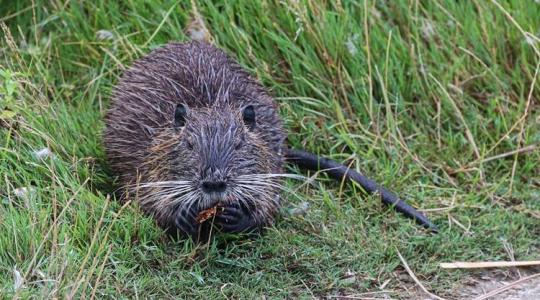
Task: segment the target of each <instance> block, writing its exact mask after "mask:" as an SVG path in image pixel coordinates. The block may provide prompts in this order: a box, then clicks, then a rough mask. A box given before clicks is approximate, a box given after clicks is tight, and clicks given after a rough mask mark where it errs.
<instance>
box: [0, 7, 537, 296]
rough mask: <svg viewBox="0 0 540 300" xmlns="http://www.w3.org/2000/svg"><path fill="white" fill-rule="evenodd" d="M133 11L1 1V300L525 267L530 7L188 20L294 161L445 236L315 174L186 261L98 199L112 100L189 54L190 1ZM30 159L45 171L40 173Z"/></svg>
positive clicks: (441, 276)
mask: <svg viewBox="0 0 540 300" xmlns="http://www.w3.org/2000/svg"><path fill="white" fill-rule="evenodd" d="M145 2H146V1H135V0H129V1H123V2H122V3H117V1H108V0H93V1H48V0H47V1H45V0H44V1H40V0H36V1H11V0H2V1H0V20H1V22H0V24H3V25H1V26H2V27H1V28H0V32H1V34H0V43H1V44H0V71H1V73H0V93H1V94H3V97H2V98H1V99H2V100H1V101H2V104H1V107H0V116H1V118H2V119H1V121H0V124H1V125H0V200H1V202H0V232H1V234H0V295H1V297H0V298H4V297H13V296H18V297H22V298H51V297H62V298H63V297H69V296H74V297H77V298H79V297H85V298H90V297H93V296H94V297H96V298H104V297H116V296H120V297H124V298H135V297H139V298H172V297H183V298H187V297H189V296H195V297H197V298H225V297H228V298H246V299H248V298H254V297H259V298H260V297H261V296H263V295H265V296H266V297H268V298H284V297H287V296H288V297H292V298H296V297H301V298H309V297H313V296H315V297H323V296H330V295H340V294H342V295H351V294H358V293H362V292H367V291H378V290H379V288H380V287H381V285H383V283H384V286H385V287H384V290H389V291H390V292H389V294H390V295H391V296H392V297H395V298H399V297H404V296H403V295H404V294H403V293H402V292H400V291H402V290H403V288H404V287H411V286H412V285H413V284H412V282H411V281H408V282H407V280H406V278H407V275H406V272H405V270H404V268H403V264H402V262H401V261H400V259H399V258H398V255H397V251H399V252H400V253H401V254H402V255H403V256H404V258H405V259H406V261H407V263H408V264H409V265H410V266H411V268H412V269H413V270H414V272H415V274H416V275H417V276H418V278H419V279H420V280H421V281H422V282H423V284H424V285H425V286H426V287H427V288H428V289H429V290H431V291H433V292H436V293H438V294H440V295H444V296H448V297H450V298H452V297H453V296H452V295H453V289H456V288H458V287H459V286H460V285H461V284H463V283H464V282H465V281H466V278H467V275H469V274H471V273H470V272H464V271H446V270H442V269H440V268H438V263H440V262H448V261H454V260H508V259H510V258H511V257H512V256H513V257H514V258H515V259H516V260H526V259H539V256H538V255H539V254H538V253H539V250H540V238H539V236H540V167H539V161H540V151H538V149H539V148H538V146H534V145H538V143H540V109H539V108H540V100H539V99H540V91H539V89H540V83H539V80H537V76H538V74H537V72H538V65H539V62H540V51H539V50H540V41H539V38H538V35H539V34H540V33H539V30H540V4H538V3H536V2H535V1H532V0H531V1H525V0H515V1H500V2H501V4H500V5H498V2H491V1H480V0H476V1H440V2H439V1H412V0H411V1H405V0H402V1H377V2H375V1H367V2H364V1H357V2H356V1H355V2H353V1H351V2H349V1H342V2H339V1H336V3H341V4H333V3H334V1H277V0H276V1H265V2H262V3H258V2H257V3H255V2H256V1H253V3H251V1H228V4H226V5H225V4H217V3H221V2H218V1H216V3H211V2H210V1H201V3H198V4H197V5H198V10H199V12H200V14H201V15H202V17H203V18H204V20H205V22H206V24H207V27H208V28H209V29H210V31H211V34H212V36H213V39H214V41H215V43H216V44H217V45H218V46H219V47H221V48H223V49H225V50H226V51H228V52H229V53H231V54H232V55H233V56H235V57H236V58H237V59H238V60H239V61H240V62H241V64H242V65H244V66H245V67H246V68H247V69H249V70H250V71H251V72H252V73H253V74H254V75H256V76H257V77H258V78H259V79H260V80H261V81H262V82H263V84H264V85H265V86H267V87H268V88H270V89H271V90H272V93H273V94H274V95H275V97H276V101H278V102H279V103H280V107H281V115H282V116H283V118H284V120H285V123H286V127H287V129H288V131H289V133H290V136H289V142H290V144H291V145H292V146H293V147H298V148H306V149H308V150H310V151H313V152H317V153H320V154H324V155H326V156H328V157H332V158H334V159H337V160H340V161H344V162H346V163H348V164H351V165H352V166H353V167H354V168H357V169H358V170H361V171H362V172H364V173H365V174H368V175H369V176H370V177H372V178H374V179H376V180H377V181H378V182H380V183H382V184H384V185H385V186H387V187H388V188H390V189H391V190H393V191H395V192H397V193H398V194H399V195H401V196H403V197H404V198H406V199H407V200H408V201H409V202H410V203H411V204H412V205H413V206H415V207H417V208H419V209H423V210H427V214H428V216H429V217H430V218H431V219H432V220H433V221H434V222H435V223H436V224H438V225H439V226H440V229H441V232H440V233H439V234H438V235H431V234H429V233H427V232H426V231H424V230H422V229H421V228H419V227H418V226H416V225H415V224H414V223H413V222H411V221H410V220H408V219H406V218H404V217H403V216H401V215H399V214H396V213H395V212H394V211H393V210H392V209H389V208H386V207H384V206H382V205H381V204H380V202H379V200H378V199H376V198H374V197H366V196H365V195H364V194H363V193H362V191H361V190H360V189H358V188H355V187H349V186H341V185H340V184H339V183H336V182H333V181H331V180H328V179H326V177H324V176H318V177H317V181H316V184H314V185H311V186H310V185H302V184H301V183H299V182H292V181H291V182H288V183H287V185H288V186H289V187H290V189H291V190H293V191H295V194H296V195H297V196H295V195H292V194H291V193H289V194H286V195H285V197H286V198H287V200H288V204H287V207H296V206H298V205H300V203H302V202H304V201H307V202H308V203H309V205H310V208H309V210H308V212H307V214H306V215H304V216H291V215H289V214H287V213H284V214H283V216H282V217H280V219H279V220H278V222H277V224H276V225H275V226H274V227H273V228H272V229H270V230H269V231H268V232H267V233H266V234H265V235H264V236H262V237H258V238H255V239H252V240H250V239H243V238H234V237H229V238H225V237H218V238H217V240H216V241H214V242H212V243H210V244H208V245H200V246H196V245H194V244H192V243H191V242H183V241H174V240H171V239H169V238H168V237H167V236H166V235H165V234H164V233H163V232H162V231H161V230H160V229H159V228H157V227H156V226H155V225H154V223H153V221H152V220H151V219H149V218H147V217H145V216H144V215H143V214H142V213H141V212H140V210H139V209H138V207H137V206H136V205H134V204H131V205H127V206H125V207H122V206H121V204H119V203H117V202H116V201H115V200H114V197H113V196H112V194H111V193H112V191H113V190H114V188H115V186H114V178H113V177H112V175H111V173H110V171H109V170H108V168H107V165H106V163H105V157H104V151H103V145H102V137H101V130H102V127H103V115H104V113H105V111H106V108H107V105H108V103H109V96H110V92H111V88H112V87H113V86H114V84H115V83H116V82H117V81H118V78H119V76H120V75H121V73H122V70H123V69H125V68H126V67H129V65H130V64H131V63H132V62H133V61H134V60H135V59H136V58H138V57H140V56H142V55H144V54H145V53H147V52H149V51H150V50H152V49H154V48H156V47H159V46H160V45H163V44H165V43H167V42H168V41H171V40H174V41H186V40H188V37H187V36H186V35H185V33H184V28H185V27H186V25H187V24H188V22H189V20H190V12H191V11H192V8H191V3H190V1H154V3H145ZM195 2H199V1H195ZM285 3H287V4H285ZM98 30H109V31H111V32H112V33H113V35H114V36H113V39H112V40H98V39H97V38H96V32H97V31H98ZM529 145H533V146H530V148H529V150H530V151H527V152H523V153H521V154H519V155H516V154H511V155H506V156H502V157H495V156H496V155H499V154H504V153H509V152H511V151H514V150H517V149H521V148H523V147H527V146H529ZM44 147H48V148H49V149H50V150H51V151H52V153H53V154H54V157H49V158H41V159H40V158H36V155H35V154H34V152H35V151H36V150H39V149H42V148H44ZM490 158H494V159H490ZM293 171H295V170H293ZM23 187H26V188H28V189H29V190H31V192H30V193H27V195H26V196H23V197H17V196H16V195H15V194H16V192H17V191H20V190H17V189H20V188H23ZM284 211H286V209H284ZM348 272H349V273H354V274H355V276H356V277H355V280H351V279H350V278H347V274H348ZM17 274H20V276H16V275H17ZM17 277H20V278H19V280H16V278H17ZM17 281H18V282H19V283H21V284H20V285H19V286H18V288H17V289H15V286H16V284H15V282H17ZM375 295H376V294H375Z"/></svg>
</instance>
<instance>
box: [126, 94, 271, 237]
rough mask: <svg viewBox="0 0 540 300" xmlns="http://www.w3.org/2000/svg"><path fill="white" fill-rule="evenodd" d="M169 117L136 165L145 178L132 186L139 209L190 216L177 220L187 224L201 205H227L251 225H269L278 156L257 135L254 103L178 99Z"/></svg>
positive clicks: (165, 217)
mask: <svg viewBox="0 0 540 300" xmlns="http://www.w3.org/2000/svg"><path fill="white" fill-rule="evenodd" d="M169 117H170V122H168V125H167V126H168V127H167V128H162V129H161V130H160V131H159V132H158V133H157V134H156V136H155V138H154V140H153V147H151V148H150V149H151V152H150V153H149V154H148V155H147V159H146V160H145V161H144V168H141V169H142V170H148V171H147V172H148V174H146V175H147V176H143V177H146V178H147V179H146V180H145V181H144V182H140V183H139V184H138V185H136V186H137V187H136V188H137V192H138V194H139V197H140V200H141V203H142V204H143V207H147V206H151V207H152V208H151V209H150V211H152V212H153V213H154V214H156V212H157V215H156V217H157V219H158V220H160V219H163V220H170V219H171V218H173V219H174V218H179V217H180V218H186V217H188V216H189V214H191V219H190V220H182V221H183V222H190V223H193V222H194V220H192V219H193V216H194V215H195V216H196V215H197V214H198V213H199V212H201V211H203V210H205V209H208V208H211V207H216V206H217V207H228V206H231V205H232V206H235V207H237V208H239V212H241V214H243V215H244V216H243V217H244V218H248V219H250V220H251V221H252V222H254V224H255V225H253V226H254V227H261V226H264V225H268V224H270V223H271V222H272V221H273V219H274V215H275V213H276V211H277V209H278V207H279V189H280V187H279V186H280V183H281V181H280V177H281V175H280V174H279V173H281V172H280V168H281V159H280V155H281V154H280V153H279V152H280V149H273V148H272V146H271V145H268V144H267V142H265V141H264V139H262V138H261V136H260V133H261V131H264V125H263V126H262V127H261V126H260V124H258V122H257V107H256V106H255V105H251V104H247V105H243V106H241V107H231V106H230V105H228V104H222V105H219V106H211V107H189V106H187V105H186V104H183V103H179V104H176V105H175V107H174V109H170V114H169ZM175 214H176V216H175V217H171V215H175ZM178 214H181V216H178ZM175 222H178V221H175Z"/></svg>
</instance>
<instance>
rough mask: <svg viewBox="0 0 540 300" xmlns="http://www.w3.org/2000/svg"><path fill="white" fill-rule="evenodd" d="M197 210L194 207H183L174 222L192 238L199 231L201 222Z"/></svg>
mask: <svg viewBox="0 0 540 300" xmlns="http://www.w3.org/2000/svg"><path fill="white" fill-rule="evenodd" d="M196 217H197V212H196V210H195V209H194V208H193V207H192V208H190V209H188V208H187V207H181V208H180V209H179V210H178V212H177V213H176V218H175V220H174V223H175V225H176V228H178V230H180V231H181V232H182V233H183V234H184V235H186V236H189V237H191V238H196V237H197V235H198V233H199V227H200V224H199V223H197V221H196Z"/></svg>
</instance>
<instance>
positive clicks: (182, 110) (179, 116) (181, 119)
mask: <svg viewBox="0 0 540 300" xmlns="http://www.w3.org/2000/svg"><path fill="white" fill-rule="evenodd" d="M186 115H187V108H186V106H185V105H184V104H182V103H180V104H178V105H177V106H176V109H175V110H174V127H175V128H177V129H178V128H180V127H184V125H186Z"/></svg>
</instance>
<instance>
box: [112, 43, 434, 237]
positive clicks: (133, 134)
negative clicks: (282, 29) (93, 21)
mask: <svg viewBox="0 0 540 300" xmlns="http://www.w3.org/2000/svg"><path fill="white" fill-rule="evenodd" d="M104 137H105V148H106V152H107V156H108V158H109V161H110V164H111V166H112V168H113V170H114V172H115V173H116V174H117V175H118V176H119V178H120V182H121V184H122V185H123V186H124V187H126V189H125V191H127V192H128V196H130V197H134V199H136V200H137V201H139V203H140V205H141V207H142V208H143V209H144V211H146V212H147V213H148V214H150V215H152V216H154V218H155V219H156V221H157V222H158V224H160V225H161V226H162V227H163V228H166V229H168V230H170V231H171V232H180V233H183V234H185V235H188V236H192V237H197V236H198V235H197V234H200V233H201V232H202V233H203V234H205V232H207V231H208V229H209V226H210V225H209V223H211V224H214V225H217V227H218V228H220V229H221V230H223V231H227V232H243V231H252V230H257V229H260V228H262V227H265V226H267V225H270V224H272V222H273V221H274V217H275V215H276V213H277V211H278V209H279V206H280V201H279V190H280V180H279V179H280V178H282V177H285V175H284V174H282V167H283V163H284V159H285V157H284V156H287V159H288V160H289V161H290V162H292V163H295V164H298V165H299V166H301V167H305V168H309V169H315V170H317V169H327V173H328V174H329V175H330V176H332V177H334V178H336V179H342V178H343V177H345V178H348V179H350V180H352V181H355V182H357V183H359V184H360V185H361V186H362V187H364V188H365V190H366V191H368V192H370V193H378V194H380V196H381V199H382V201H383V202H384V203H385V204H388V205H393V206H394V207H395V208H396V209H397V210H398V211H400V212H402V213H404V214H405V215H407V216H408V217H410V218H413V219H415V220H416V221H417V222H418V223H420V224H422V225H423V226H425V227H427V228H430V229H431V230H433V231H436V230H437V228H436V226H435V225H433V224H432V223H431V222H430V221H429V220H428V219H427V218H425V216H423V215H422V214H421V213H419V212H418V211H416V210H415V209H414V208H412V207H410V206H409V205H407V204H406V203H405V202H403V201H401V200H399V199H398V197H397V196H396V195H394V194H393V193H391V192H389V191H388V190H386V189H384V188H383V187H381V186H379V185H377V184H376V183H375V182H373V181H371V180H369V179H367V178H365V177H364V176H362V175H361V174H359V173H357V172H355V171H354V170H350V169H349V168H347V167H345V166H343V165H340V164H339V163H337V162H334V161H331V160H328V159H322V158H319V157H318V156H316V155H313V154H310V153H308V152H304V151H300V150H291V149H287V148H286V147H285V145H284V140H285V137H286V135H285V133H284V131H283V128H282V124H281V121H280V118H279V116H278V112H277V107H276V104H275V103H274V102H273V100H272V98H271V97H270V96H269V95H268V93H267V92H266V90H265V89H264V88H263V87H262V86H261V85H260V84H259V83H258V82H257V81H256V80H255V79H253V78H252V77H251V76H250V75H249V74H248V73H246V72H245V71H244V70H243V69H242V68H241V67H240V66H239V65H238V64H237V63H236V62H235V61H234V60H232V59H231V58H230V57H229V56H228V55H226V54H225V53H224V52H223V51H221V50H219V49H217V48H215V47H214V46H212V45H209V44H205V43H195V42H194V43H185V44H177V43H172V44H168V45H166V46H165V47H163V48H159V49H157V50H154V51H152V52H151V53H150V54H148V55H147V56H145V57H143V58H141V59H139V60H138V61H136V62H135V64H134V65H133V67H131V68H130V69H128V70H127V71H126V72H125V73H124V74H123V76H122V78H121V80H120V82H119V83H118V85H117V87H116V88H115V90H114V94H113V101H112V107H111V109H110V110H109V112H108V114H107V117H106V129H105V132H104ZM216 206H217V207H219V210H216V211H219V213H216V215H215V216H214V218H212V219H211V220H212V222H204V223H203V224H199V222H197V219H199V220H200V218H198V217H199V214H200V213H204V211H207V209H209V208H214V207H216ZM201 229H203V230H201ZM199 237H200V235H199Z"/></svg>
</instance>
